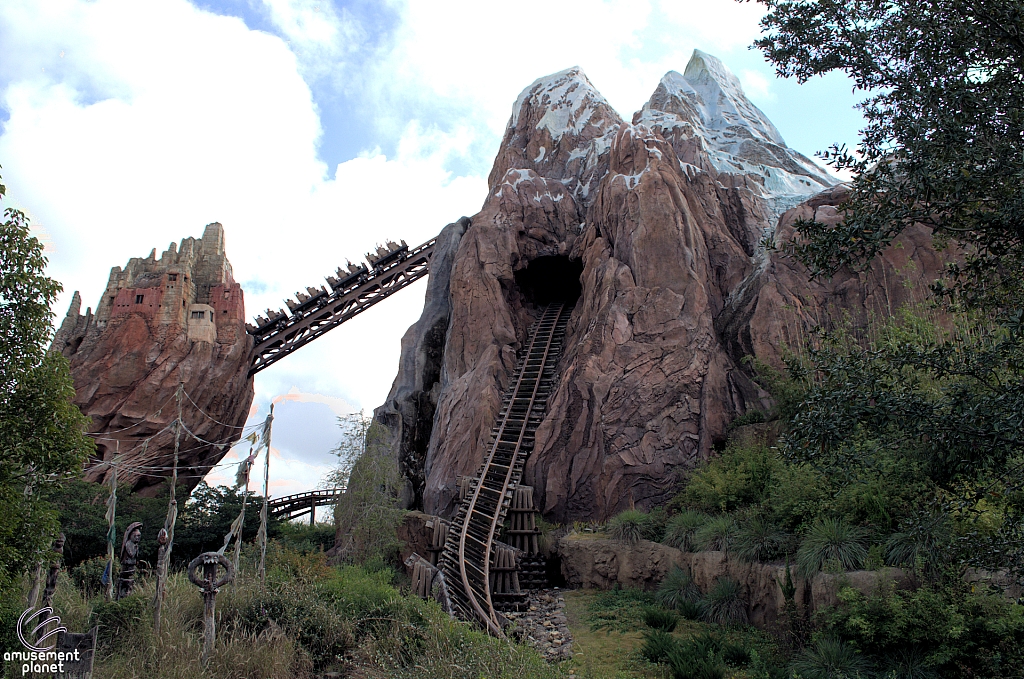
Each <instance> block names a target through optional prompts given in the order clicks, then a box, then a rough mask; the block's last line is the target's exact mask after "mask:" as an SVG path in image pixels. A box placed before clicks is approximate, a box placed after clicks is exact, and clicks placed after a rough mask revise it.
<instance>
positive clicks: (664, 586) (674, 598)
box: [654, 566, 700, 617]
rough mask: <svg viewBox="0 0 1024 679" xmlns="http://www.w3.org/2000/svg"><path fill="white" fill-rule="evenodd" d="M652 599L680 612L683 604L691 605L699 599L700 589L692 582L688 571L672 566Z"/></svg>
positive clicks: (691, 576)
mask: <svg viewBox="0 0 1024 679" xmlns="http://www.w3.org/2000/svg"><path fill="white" fill-rule="evenodd" d="M654 598H655V599H657V600H658V603H660V604H661V605H662V606H665V607H666V608H672V609H675V610H680V607H681V606H682V605H683V604H684V603H693V602H695V601H697V600H698V599H700V588H699V587H697V584H696V583H695V582H694V581H693V575H691V574H690V572H689V571H684V570H683V569H682V568H680V567H679V566H673V567H672V570H671V571H669V573H668V575H666V576H665V579H664V580H662V581H661V584H660V585H658V589H657V591H656V592H655V593H654ZM684 617H685V616H684Z"/></svg>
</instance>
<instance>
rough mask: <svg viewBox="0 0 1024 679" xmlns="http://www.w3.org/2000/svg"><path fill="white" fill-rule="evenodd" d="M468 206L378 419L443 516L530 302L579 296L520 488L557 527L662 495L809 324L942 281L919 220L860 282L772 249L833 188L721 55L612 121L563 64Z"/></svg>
mask: <svg viewBox="0 0 1024 679" xmlns="http://www.w3.org/2000/svg"><path fill="white" fill-rule="evenodd" d="M488 187H489V190H488V194H487V196H486V199H485V200H484V204H483V207H482V208H481V210H480V212H479V213H477V214H476V215H473V216H472V217H471V218H469V219H462V220H459V221H458V222H455V223H453V224H450V225H449V226H448V227H446V228H445V229H444V231H442V233H441V235H440V237H439V239H438V245H437V249H436V252H435V254H434V259H433V260H432V262H431V272H430V280H429V283H428V288H427V293H426V302H425V306H424V310H423V314H422V316H421V318H420V320H419V321H418V322H417V323H416V324H415V325H413V326H412V327H411V328H410V329H409V331H408V332H407V334H406V335H405V337H404V338H403V340H402V356H401V363H400V367H399V372H398V376H397V378H396V379H395V382H394V385H393V387H392V389H391V393H390V395H389V396H388V400H387V402H386V403H385V404H383V405H382V406H381V407H380V408H378V409H377V410H376V413H375V415H376V418H377V419H378V420H379V421H381V422H383V423H384V424H385V425H386V426H387V427H388V428H389V430H390V432H391V445H392V448H393V451H394V454H395V456H396V459H397V460H398V461H399V464H400V466H401V470H402V473H403V474H404V476H405V480H406V481H405V484H406V486H405V491H404V501H405V503H406V504H407V506H410V507H414V508H421V509H423V511H425V512H427V513H428V514H434V515H442V516H451V515H452V514H453V513H454V510H455V507H456V506H457V503H458V497H459V496H458V489H457V485H456V481H457V478H458V477H459V476H461V475H473V474H474V473H477V469H478V467H479V466H480V464H481V456H482V455H483V453H484V451H485V450H486V449H487V446H488V444H489V437H490V435H491V427H492V424H493V423H494V422H495V416H496V415H497V414H498V413H499V409H500V407H501V399H502V393H503V391H504V390H505V389H506V387H507V385H508V382H509V379H510V375H512V373H513V371H514V369H515V367H516V362H517V353H518V352H521V350H522V348H523V343H524V341H525V340H526V335H527V331H528V328H529V327H530V325H531V323H533V322H534V321H535V320H536V318H537V316H538V313H539V309H541V307H542V305H544V304H546V303H547V302H550V301H552V300H561V301H565V302H567V303H569V304H572V305H574V307H573V311H572V314H571V317H570V320H569V322H568V326H567V329H566V336H565V342H564V349H563V351H562V353H561V357H560V359H559V362H558V366H557V378H556V383H555V386H554V392H553V394H552V395H551V397H550V398H548V400H547V410H546V412H545V414H544V417H543V421H542V422H541V423H540V424H539V426H538V427H537V429H536V435H535V442H534V446H533V450H532V453H531V455H530V457H529V459H528V460H527V462H526V464H525V468H524V471H523V476H522V483H524V484H529V485H531V486H533V488H534V489H535V496H536V498H537V503H538V505H539V507H538V508H539V509H540V511H541V512H542V513H543V514H544V516H545V517H546V518H548V519H549V520H552V521H558V522H563V523H564V522H569V521H572V520H586V519H592V520H603V519H607V518H608V517H610V516H612V515H614V514H615V513H617V512H619V511H621V510H622V509H625V508H628V507H630V506H631V505H636V506H640V507H648V506H652V505H655V504H657V503H661V502H663V501H665V500H667V499H669V498H670V497H671V496H672V495H673V494H674V493H675V492H676V490H677V488H678V486H679V483H680V481H681V479H682V478H683V477H684V476H685V475H686V474H687V472H688V471H689V470H690V469H692V468H693V467H694V465H695V464H696V463H697V462H698V461H699V460H701V459H704V458H706V457H707V456H708V455H709V454H710V453H711V452H712V450H713V449H714V447H715V445H716V444H718V443H720V442H721V441H722V440H723V439H724V437H725V435H726V427H727V425H728V424H729V422H730V421H732V420H733V419H734V418H736V417H737V416H739V415H742V414H744V413H745V412H748V411H750V410H752V409H758V410H763V409H766V408H767V407H768V406H769V405H770V404H769V401H768V397H767V394H765V393H764V392H762V391H761V390H760V389H759V388H758V386H757V385H756V384H755V383H754V382H753V381H752V379H751V374H750V367H749V365H747V363H745V362H744V357H746V356H756V357H757V358H759V359H762V360H764V361H768V362H769V363H774V364H776V365H779V364H780V361H781V356H782V354H783V352H784V350H785V349H786V347H789V348H797V347H799V346H800V343H801V341H802V338H803V337H805V336H806V334H807V332H808V331H809V330H811V329H812V328H814V327H815V326H818V325H819V324H823V323H824V324H827V323H828V322H830V319H834V318H836V317H838V316H841V315H843V313H848V314H849V315H850V317H851V319H852V321H853V323H854V324H855V325H856V324H861V325H862V324H863V323H865V322H866V320H867V318H868V315H869V314H875V315H883V316H884V315H887V314H889V313H891V310H892V309H894V308H896V307H897V306H899V305H901V304H904V303H906V302H908V301H912V300H920V299H922V297H923V292H924V289H925V286H926V284H927V283H929V282H931V281H932V280H934V279H935V278H936V277H937V272H938V271H939V270H940V268H941V261H940V259H939V257H938V255H937V254H936V253H935V252H934V251H933V250H932V248H931V246H930V243H931V238H930V234H929V233H928V232H926V231H925V230H924V229H919V230H914V229H911V230H909V231H907V232H906V233H905V234H904V235H903V236H902V237H901V239H900V241H899V242H898V243H897V245H896V247H894V248H891V249H890V250H888V251H887V252H886V253H885V254H884V255H883V256H882V257H881V258H879V259H878V260H877V261H876V262H875V263H874V264H873V266H872V267H871V270H870V272H868V273H860V274H857V273H853V272H850V271H844V272H840V274H839V275H837V276H835V277H834V278H833V279H832V280H830V281H815V282H810V281H809V280H808V275H807V272H806V271H805V270H804V269H803V267H802V266H800V265H799V264H798V263H796V262H794V261H793V260H791V259H789V258H787V257H785V256H783V255H782V254H781V253H780V252H779V251H777V250H771V249H768V248H767V247H766V246H767V245H768V244H769V243H772V242H775V243H778V242H782V241H785V240H787V239H790V238H792V237H793V235H794V230H793V223H794V222H795V221H797V220H798V219H800V218H814V219H816V220H818V221H821V222H825V223H835V222H836V221H837V220H838V216H837V212H836V205H838V204H839V203H840V202H841V200H842V197H843V195H844V189H843V188H842V187H839V186H836V180H835V179H833V178H831V177H830V176H829V175H828V174H827V173H826V172H824V171H823V170H822V169H820V168H819V167H818V166H817V165H815V164H814V163H812V162H811V161H810V160H808V159H807V158H805V157H804V156H802V155H800V154H799V153H797V152H795V151H794V150H792V149H790V148H788V147H787V146H786V144H785V142H784V141H783V139H782V137H781V135H780V134H779V132H778V130H777V129H776V128H775V126H774V125H772V123H771V122H770V121H769V120H768V119H767V118H766V117H765V116H764V114H763V113H762V112H761V111H760V110H758V109H757V108H756V107H755V106H754V105H753V104H752V103H751V102H750V101H749V100H748V99H747V98H746V96H745V95H744V94H743V91H742V88H741V87H740V84H739V82H738V81H737V79H736V78H735V76H733V75H732V73H730V72H729V70H728V69H727V68H726V67H725V66H724V65H723V64H722V63H721V62H720V61H719V60H717V59H716V58H714V57H712V56H710V55H708V54H705V53H703V52H700V51H696V52H694V54H693V57H692V59H691V60H690V62H689V64H688V65H687V67H686V69H685V71H684V72H683V73H682V74H679V73H676V72H674V71H673V72H669V73H668V74H666V75H665V77H664V78H663V79H662V80H661V82H660V83H659V85H658V87H657V88H656V89H655V91H654V93H653V94H652V95H651V98H650V100H649V101H648V102H647V103H646V104H645V105H644V106H643V108H642V109H641V110H640V111H638V112H637V113H635V114H634V116H633V118H632V122H626V121H625V120H623V119H622V118H621V117H620V116H619V114H618V113H617V112H616V111H614V110H613V109H612V108H611V106H609V104H608V102H607V101H606V100H605V99H604V97H602V96H601V94H600V93H599V92H598V91H597V90H596V89H595V88H594V86H593V85H592V84H591V83H590V81H589V80H588V79H587V77H586V75H584V73H583V71H581V70H580V69H578V68H572V69H568V70H566V71H562V72H560V73H556V74H554V75H551V76H547V77H545V78H541V79H539V80H537V81H536V82H534V83H533V84H532V85H530V86H529V87H527V88H526V89H525V90H523V92H522V94H521V95H520V96H519V98H518V99H517V100H516V102H515V104H514V105H513V108H512V116H511V118H510V119H509V122H508V126H507V127H506V130H505V134H504V138H503V139H502V142H501V147H500V149H499V151H498V154H497V157H496V158H495V160H494V165H493V168H492V170H491V172H490V176H489V178H488Z"/></svg>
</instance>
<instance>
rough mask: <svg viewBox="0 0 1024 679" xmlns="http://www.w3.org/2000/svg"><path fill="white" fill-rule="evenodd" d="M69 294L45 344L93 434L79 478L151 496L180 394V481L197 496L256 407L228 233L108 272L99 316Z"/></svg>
mask: <svg viewBox="0 0 1024 679" xmlns="http://www.w3.org/2000/svg"><path fill="white" fill-rule="evenodd" d="M81 308H82V298H81V296H80V295H79V293H78V292H75V294H74V297H73V298H72V303H71V308H70V309H69V310H68V313H67V316H66V317H65V319H64V322H63V323H62V324H61V327H60V329H59V330H58V331H57V333H56V335H55V336H54V340H53V350H55V351H60V352H61V353H63V354H64V355H65V356H67V357H68V358H69V359H70V361H71V375H72V377H73V379H74V382H75V392H76V394H75V404H76V405H77V406H78V407H79V408H80V409H81V410H82V412H83V413H85V414H86V415H88V416H90V417H91V419H92V422H91V424H90V427H89V431H90V432H91V433H94V434H97V436H96V437H95V440H96V458H95V459H93V460H90V461H89V462H88V463H87V464H86V468H87V470H86V474H85V478H86V479H88V480H91V481H103V480H104V479H106V478H108V475H109V474H110V473H111V467H110V465H109V464H102V463H104V462H106V463H111V462H115V461H117V466H118V480H119V481H120V482H129V483H131V484H132V486H133V487H134V489H135V490H136V491H137V492H140V493H142V494H143V495H153V494H155V493H156V492H158V489H159V488H160V487H161V485H162V484H164V483H165V479H166V478H167V477H169V476H170V466H171V464H172V461H173V456H174V439H175V435H174V431H173V429H172V428H171V426H170V425H171V423H172V422H173V421H174V419H175V418H176V416H177V406H176V399H175V394H176V392H177V390H178V386H179V384H181V385H182V387H183V389H184V393H185V396H184V398H183V399H182V421H183V422H184V428H183V429H182V432H181V437H180V441H179V452H180V469H179V478H180V479H181V482H182V484H183V485H186V486H187V487H188V489H191V488H193V487H195V486H196V485H197V484H198V483H199V481H200V480H201V479H202V477H203V476H204V475H205V473H206V471H207V470H209V468H210V467H211V466H212V465H214V464H216V463H217V462H219V461H220V459H221V458H222V457H224V455H225V454H226V453H227V451H228V448H229V443H230V442H232V441H235V440H237V439H238V438H239V432H240V431H241V427H242V425H243V424H244V423H245V419H246V416H247V414H248V411H249V406H250V404H251V403H252V399H253V395H254V392H253V381H252V378H250V377H248V369H249V360H250V352H251V350H252V338H251V337H250V336H249V335H248V334H246V332H245V318H244V300H243V295H242V288H241V286H240V285H239V284H238V283H236V282H235V280H234V278H233V276H232V271H231V263H230V262H229V261H228V259H227V255H226V254H225V251H224V227H222V226H221V225H220V224H216V223H214V224H210V225H208V226H207V227H206V229H205V231H204V232H203V237H202V238H199V239H195V238H185V239H184V240H182V241H181V244H180V245H177V246H176V245H175V244H174V243H171V244H170V247H169V248H168V249H167V250H165V251H164V252H163V253H162V254H161V256H160V258H159V259H157V257H156V250H153V251H152V252H151V253H150V255H149V257H146V258H139V257H133V258H132V259H131V260H130V261H129V262H128V266H126V267H125V268H124V269H121V267H119V266H115V267H114V268H113V269H111V271H110V279H109V281H108V283H107V287H106V290H104V292H103V295H102V297H101V298H100V301H99V303H98V304H97V305H96V313H95V314H93V312H92V309H87V310H86V313H85V314H84V315H82V314H81Z"/></svg>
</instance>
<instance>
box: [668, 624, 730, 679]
mask: <svg viewBox="0 0 1024 679" xmlns="http://www.w3.org/2000/svg"><path fill="white" fill-rule="evenodd" d="M667 662H668V666H669V670H670V671H671V672H672V679H724V677H725V673H726V667H725V664H724V663H723V662H722V644H721V641H720V640H719V639H718V638H717V637H714V636H711V635H707V634H705V635H702V636H699V637H695V638H693V639H690V640H689V641H686V642H684V643H681V644H677V645H676V647H675V648H674V649H671V650H670V651H669V653H668V658H667Z"/></svg>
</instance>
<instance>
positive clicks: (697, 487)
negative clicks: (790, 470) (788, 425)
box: [674, 443, 782, 512]
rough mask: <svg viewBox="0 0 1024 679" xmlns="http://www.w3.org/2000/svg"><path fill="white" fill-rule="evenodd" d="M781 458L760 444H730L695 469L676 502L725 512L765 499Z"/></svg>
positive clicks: (780, 464)
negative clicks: (719, 453)
mask: <svg viewBox="0 0 1024 679" xmlns="http://www.w3.org/2000/svg"><path fill="white" fill-rule="evenodd" d="M781 466H782V460H781V458H779V455H778V452H777V451H775V450H773V449H772V448H769V447H768V446H766V445H763V444H760V443H749V444H743V445H737V444H731V445H729V446H728V447H726V449H725V451H724V452H723V453H722V454H721V455H719V456H717V457H714V458H712V459H711V460H709V461H708V462H707V463H706V464H704V465H703V466H701V467H700V468H698V469H697V470H695V471H694V472H693V473H692V474H691V475H690V478H689V480H688V483H687V485H686V488H685V490H684V491H683V492H682V494H681V497H680V498H678V500H674V502H675V503H676V504H681V505H683V506H687V507H692V508H695V509H702V510H705V511H719V512H728V511H733V510H735V509H738V508H740V507H743V506H746V505H750V504H758V503H760V502H762V501H764V500H765V499H767V498H768V496H769V493H770V490H771V486H772V482H773V478H774V476H775V474H776V472H777V471H778V470H779V468H780V467H781Z"/></svg>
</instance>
